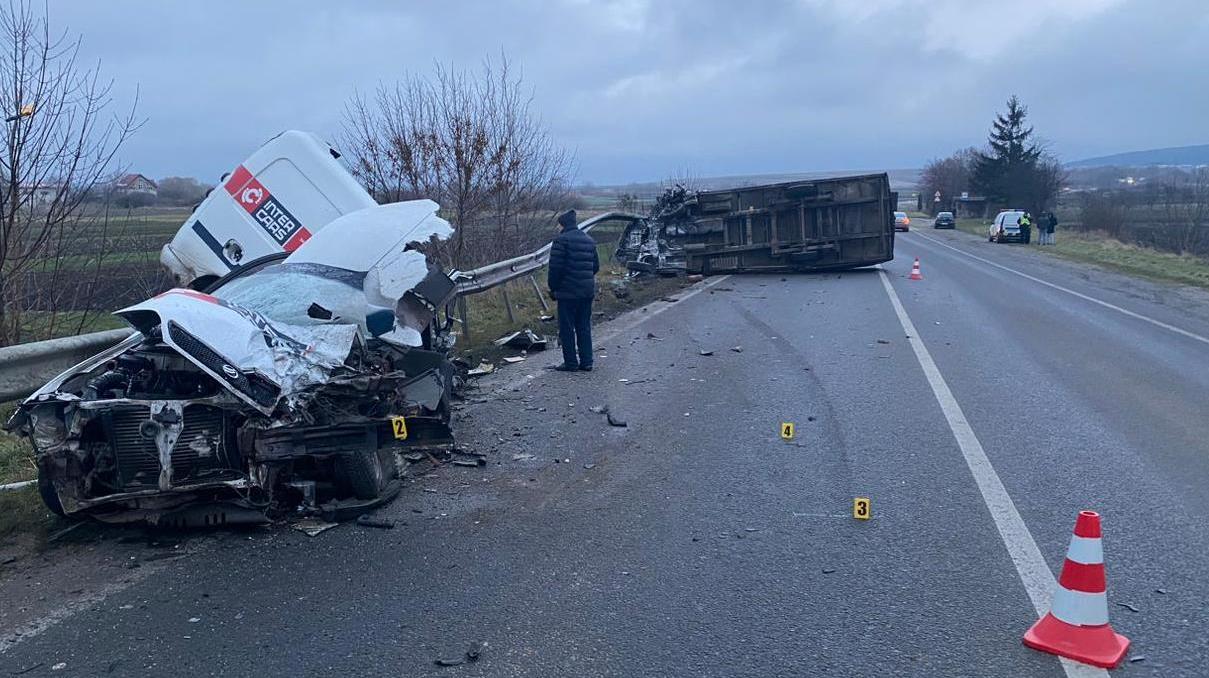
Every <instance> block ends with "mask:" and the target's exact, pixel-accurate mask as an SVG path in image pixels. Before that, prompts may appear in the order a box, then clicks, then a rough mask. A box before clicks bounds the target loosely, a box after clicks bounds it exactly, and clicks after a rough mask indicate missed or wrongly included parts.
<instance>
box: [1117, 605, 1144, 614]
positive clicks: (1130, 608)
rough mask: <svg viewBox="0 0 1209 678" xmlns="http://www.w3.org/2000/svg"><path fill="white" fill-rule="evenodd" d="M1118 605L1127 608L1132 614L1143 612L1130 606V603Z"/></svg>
mask: <svg viewBox="0 0 1209 678" xmlns="http://www.w3.org/2000/svg"><path fill="white" fill-rule="evenodd" d="M1117 605H1118V606H1119V607H1123V608H1125V609H1126V610H1129V611H1130V612H1141V610H1139V609H1138V608H1136V607H1134V606H1133V605H1130V604H1129V603H1117Z"/></svg>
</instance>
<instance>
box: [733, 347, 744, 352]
mask: <svg viewBox="0 0 1209 678" xmlns="http://www.w3.org/2000/svg"><path fill="white" fill-rule="evenodd" d="M730 350H732V351H734V352H735V353H742V352H743V347H742V346H731V347H730Z"/></svg>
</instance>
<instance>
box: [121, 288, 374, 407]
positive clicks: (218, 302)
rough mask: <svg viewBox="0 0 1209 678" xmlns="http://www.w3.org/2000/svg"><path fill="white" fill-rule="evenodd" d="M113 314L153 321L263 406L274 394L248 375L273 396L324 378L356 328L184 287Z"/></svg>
mask: <svg viewBox="0 0 1209 678" xmlns="http://www.w3.org/2000/svg"><path fill="white" fill-rule="evenodd" d="M116 315H119V316H121V317H122V318H124V319H125V320H126V321H127V322H129V323H130V324H131V325H132V326H134V328H135V329H137V330H139V331H140V332H142V333H143V334H145V335H150V334H151V333H152V332H153V331H154V330H155V328H156V326H159V328H160V332H161V336H162V340H163V341H164V343H165V344H168V345H169V346H171V347H173V348H174V349H176V350H177V351H178V352H180V354H181V355H183V356H184V357H185V358H187V359H188V360H189V361H191V362H192V363H194V364H195V365H197V366H198V368H200V369H201V370H203V371H204V372H206V373H208V374H209V375H210V376H212V377H214V378H215V379H217V380H218V381H219V383H221V384H223V385H224V386H226V387H227V388H228V389H229V390H230V391H231V392H232V393H234V394H235V395H236V396H238V397H239V398H240V399H242V400H244V401H245V402H247V403H248V404H249V405H252V406H253V407H255V408H257V409H258V410H260V411H261V412H264V413H266V414H267V413H269V412H271V411H272V410H273V405H274V404H275V402H272V403H268V402H266V400H265V398H263V397H262V398H257V397H256V396H255V395H254V394H253V393H250V392H249V389H248V388H246V387H244V386H243V382H244V381H246V379H247V375H249V374H253V373H256V374H259V375H261V376H262V377H263V378H265V379H268V380H269V381H270V382H272V384H273V385H275V386H276V387H277V389H278V390H279V395H280V396H288V395H290V394H293V393H296V392H298V391H300V390H302V389H304V388H306V387H307V386H311V385H313V384H317V383H321V382H323V381H325V380H327V378H328V376H329V375H330V374H331V371H332V370H333V369H335V368H337V367H339V366H340V365H342V364H343V363H344V360H345V358H347V357H348V353H349V351H350V350H351V349H352V345H353V341H354V338H355V337H356V335H357V326H356V325H347V324H330V325H315V326H310V327H303V326H300V325H286V324H281V323H274V322H270V321H269V320H268V319H267V318H265V317H264V316H263V315H261V314H259V313H257V312H256V311H253V310H251V309H248V308H243V307H241V306H239V305H237V304H233V303H231V302H229V301H225V300H223V299H219V298H218V297H214V296H211V295H209V294H203V293H201V292H195V291H193V290H186V289H173V290H169V291H167V292H164V293H163V294H160V295H158V296H156V297H153V298H151V299H148V300H147V301H144V302H142V303H140V304H135V305H134V306H129V307H127V308H124V309H122V310H120V311H117V312H116ZM197 342H200V343H201V344H203V345H204V346H203V347H199V346H197ZM206 348H208V349H209V351H206V350H205V349H206ZM215 358H217V359H215Z"/></svg>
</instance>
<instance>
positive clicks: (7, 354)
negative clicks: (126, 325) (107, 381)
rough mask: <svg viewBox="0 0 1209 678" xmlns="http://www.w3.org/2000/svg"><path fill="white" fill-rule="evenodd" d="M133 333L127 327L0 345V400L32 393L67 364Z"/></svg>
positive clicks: (92, 354)
mask: <svg viewBox="0 0 1209 678" xmlns="http://www.w3.org/2000/svg"><path fill="white" fill-rule="evenodd" d="M133 333H134V332H133V330H129V329H125V330H108V331H105V332H93V333H91V334H81V335H79V336H75V337H62V338H60V339H47V340H46V341H34V342H31V343H28V344H17V345H16V346H5V347H3V348H0V402H6V401H9V400H16V399H17V398H22V397H25V396H27V395H29V394H30V393H33V392H34V391H36V390H37V389H38V387H40V386H41V385H42V384H45V383H46V382H48V381H50V380H51V379H52V378H54V377H55V376H57V375H58V374H59V373H61V372H64V371H65V370H67V368H69V367H71V366H72V365H76V364H78V363H80V362H83V361H84V360H86V359H87V358H91V357H92V356H94V355H96V354H98V353H100V352H101V351H104V350H105V349H107V348H109V347H110V346H113V345H114V344H116V343H118V342H120V341H122V340H123V339H125V338H126V337H129V336H130V335H131V334H133Z"/></svg>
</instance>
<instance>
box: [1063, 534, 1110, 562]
mask: <svg viewBox="0 0 1209 678" xmlns="http://www.w3.org/2000/svg"><path fill="white" fill-rule="evenodd" d="M1066 559H1067V560H1073V561H1075V562H1076V563H1082V564H1084V565H1099V564H1101V563H1103V562H1104V545H1103V542H1101V541H1100V540H1099V539H1097V538H1095V537H1076V536H1073V535H1072V536H1071V538H1070V548H1068V549H1067V550H1066Z"/></svg>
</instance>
